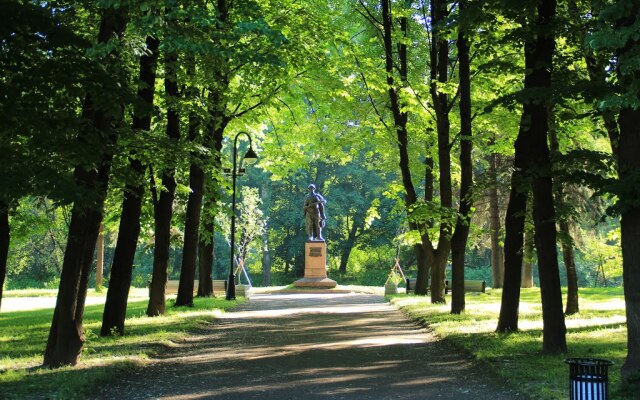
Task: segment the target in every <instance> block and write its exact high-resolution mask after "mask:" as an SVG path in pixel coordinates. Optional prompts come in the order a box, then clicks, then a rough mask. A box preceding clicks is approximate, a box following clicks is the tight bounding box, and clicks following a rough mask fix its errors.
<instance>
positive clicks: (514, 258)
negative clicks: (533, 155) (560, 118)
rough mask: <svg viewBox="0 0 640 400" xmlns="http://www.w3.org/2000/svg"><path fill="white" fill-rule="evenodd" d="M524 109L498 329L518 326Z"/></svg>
mask: <svg viewBox="0 0 640 400" xmlns="http://www.w3.org/2000/svg"><path fill="white" fill-rule="evenodd" d="M524 121H525V115H524V113H523V115H522V118H521V121H520V132H519V133H518V138H517V139H516V142H515V157H514V160H513V166H514V169H513V173H512V175H511V190H510V193H509V204H508V205H507V213H506V216H505V221H504V227H505V239H504V287H503V290H502V298H501V304H500V317H499V318H498V327H497V328H496V331H497V332H514V331H517V330H518V310H519V306H520V280H521V268H522V244H523V232H524V222H525V214H526V211H527V192H528V186H529V185H528V183H527V182H526V178H525V175H524V170H525V168H526V166H527V164H528V160H527V154H528V151H529V149H528V139H529V137H528V136H529V135H527V134H525V130H524V123H525V122H524Z"/></svg>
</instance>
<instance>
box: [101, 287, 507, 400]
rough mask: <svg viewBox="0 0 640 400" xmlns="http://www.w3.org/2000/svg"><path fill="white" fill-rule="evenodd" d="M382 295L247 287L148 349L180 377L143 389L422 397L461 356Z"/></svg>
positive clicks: (447, 377) (445, 381)
mask: <svg viewBox="0 0 640 400" xmlns="http://www.w3.org/2000/svg"><path fill="white" fill-rule="evenodd" d="M383 300H384V299H383V297H381V296H377V295H371V294H369V295H367V294H359V295H354V294H350V293H332V294H318V293H296V294H279V295H273V294H258V295H255V296H252V298H251V300H250V301H249V302H247V303H244V304H241V305H239V306H238V307H237V309H236V310H235V311H229V312H226V313H220V314H219V315H217V319H215V320H209V321H205V322H203V323H202V325H201V329H199V330H198V332H196V333H195V334H193V335H190V336H187V337H185V338H184V339H183V340H181V341H178V342H177V343H175V345H174V346H175V347H173V348H171V349H169V350H168V352H167V353H165V354H162V355H161V356H160V358H158V359H156V360H155V361H154V365H153V366H150V367H152V368H153V370H154V371H155V372H154V376H175V375H176V374H179V375H180V376H181V379H179V380H177V381H176V380H172V384H171V385H168V384H167V385H165V384H164V383H163V382H157V385H160V387H151V388H147V390H148V391H149V393H148V394H147V396H148V397H152V398H158V399H169V398H170V399H205V398H206V399H211V398H220V399H235V398H237V399H241V398H242V399H260V398H262V397H263V394H266V393H268V394H269V398H274V399H275V398H288V397H289V395H288V394H289V393H290V391H291V390H292V389H293V388H295V392H296V393H298V394H299V395H300V396H303V394H304V396H306V395H309V397H311V398H317V397H325V398H331V397H336V398H340V397H342V396H347V397H349V396H351V398H357V397H358V396H362V397H363V398H370V399H376V398H396V394H397V393H396V392H394V391H395V390H400V389H401V390H406V391H407V393H413V395H416V396H419V397H420V398H431V397H433V393H439V392H441V391H442V390H443V388H444V387H446V386H447V385H450V384H451V382H452V381H459V380H460V377H461V376H463V375H460V373H459V371H464V370H465V369H467V368H469V362H468V361H467V360H466V359H465V358H464V357H461V356H460V355H458V354H457V353H455V352H450V351H448V350H443V349H442V348H441V347H440V345H438V344H437V340H436V339H435V338H434V336H433V335H431V334H429V333H428V332H427V331H426V330H425V329H423V328H421V327H419V326H417V325H415V324H414V323H412V322H411V321H409V320H407V319H406V318H405V317H404V316H403V315H402V314H401V313H398V312H397V310H396V309H395V307H393V306H391V305H390V304H388V303H384V302H383ZM207 315H208V314H207ZM202 316H203V315H199V316H198V317H197V318H199V317H202ZM189 382H193V384H191V383H189ZM202 382H206V384H202ZM237 382H243V384H240V385H238V384H237ZM122 385H124V386H126V382H123V383H122ZM105 393H107V392H105ZM382 393H385V394H384V395H383V394H382ZM97 398H98V399H100V398H109V397H108V396H107V397H97ZM301 398H303V397H301ZM503 398H508V397H503Z"/></svg>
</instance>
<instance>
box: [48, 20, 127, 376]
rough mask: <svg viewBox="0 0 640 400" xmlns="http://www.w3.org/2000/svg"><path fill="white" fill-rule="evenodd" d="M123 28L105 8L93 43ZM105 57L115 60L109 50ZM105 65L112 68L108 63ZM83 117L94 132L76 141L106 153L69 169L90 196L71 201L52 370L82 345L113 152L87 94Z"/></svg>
mask: <svg viewBox="0 0 640 400" xmlns="http://www.w3.org/2000/svg"><path fill="white" fill-rule="evenodd" d="M125 26H126V10H125V9H108V10H105V11H104V14H103V16H102V18H101V22H100V30H99V33H98V43H106V42H107V41H109V40H110V39H112V38H113V37H117V38H120V37H121V36H122V34H123V32H124V28H125ZM108 57H110V58H111V57H114V54H113V52H112V53H111V54H110V55H109V56H108ZM112 66H113V64H112ZM106 67H107V68H111V66H109V65H106ZM114 68H115V67H114ZM95 96H99V94H95ZM82 114H83V118H85V119H87V120H89V121H90V124H91V128H93V129H86V130H83V131H82V132H81V133H80V137H79V140H80V141H83V142H86V141H89V140H90V139H89V138H88V136H89V135H91V134H94V133H95V134H97V135H98V137H97V138H96V139H97V140H98V141H99V143H101V144H102V145H103V146H102V148H103V149H106V150H104V152H103V153H102V154H100V155H99V156H98V157H97V158H98V160H97V163H96V165H95V168H89V169H86V167H85V166H76V168H75V170H74V180H75V182H76V184H77V185H78V186H79V187H80V188H83V189H84V190H86V191H87V193H91V197H90V198H88V199H87V198H85V199H82V200H78V201H76V202H74V205H73V209H72V212H71V223H70V225H69V234H68V236H67V246H66V249H65V255H64V260H63V265H62V273H61V276H60V286H59V289H58V298H57V301H56V308H55V310H54V313H53V320H52V322H51V329H50V331H49V338H48V340H47V346H46V349H45V353H44V362H43V364H44V365H45V366H48V367H54V368H57V367H61V366H64V365H75V364H76V363H77V362H78V359H79V358H80V354H81V352H82V347H83V345H84V339H85V338H84V329H83V327H82V319H83V316H84V306H85V299H86V295H87V288H88V287H87V286H88V284H89V274H90V271H91V262H92V260H93V253H94V251H95V247H96V241H97V238H98V229H99V226H100V223H101V222H102V211H103V208H104V201H105V198H106V195H107V187H108V184H109V173H110V170H111V163H112V159H113V154H112V153H111V151H112V150H109V149H112V148H113V146H114V144H115V141H116V136H115V132H114V130H113V127H112V125H113V122H114V120H113V116H112V115H113V112H111V113H109V112H108V111H107V110H104V109H101V108H98V107H96V106H95V104H94V101H93V100H92V97H91V95H88V96H87V97H86V99H85V102H84V104H83V110H82Z"/></svg>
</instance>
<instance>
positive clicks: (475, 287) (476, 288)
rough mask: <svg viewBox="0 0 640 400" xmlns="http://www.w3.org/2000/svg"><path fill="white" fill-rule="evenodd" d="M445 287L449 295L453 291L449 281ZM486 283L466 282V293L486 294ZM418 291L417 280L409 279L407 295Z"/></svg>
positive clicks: (477, 281) (478, 281) (479, 281)
mask: <svg viewBox="0 0 640 400" xmlns="http://www.w3.org/2000/svg"><path fill="white" fill-rule="evenodd" d="M444 283H445V287H444V292H445V294H448V293H449V292H450V291H451V287H450V286H449V281H444ZM486 287H487V285H486V282H485V281H483V280H465V281H464V291H465V292H481V293H484V292H485V290H486ZM415 289H416V278H407V289H406V291H407V293H410V292H414V291H415Z"/></svg>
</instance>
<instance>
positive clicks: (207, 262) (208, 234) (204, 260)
mask: <svg viewBox="0 0 640 400" xmlns="http://www.w3.org/2000/svg"><path fill="white" fill-rule="evenodd" d="M210 204H211V202H210V200H207V202H206V204H205V210H211V205H210ZM209 212H210V211H206V212H205V214H206V215H207V217H205V218H204V221H203V224H202V232H200V238H199V240H198V276H199V278H200V279H199V280H198V294H197V295H198V297H211V296H213V281H212V274H213V263H214V262H215V241H214V224H213V221H212V220H211V219H210V218H209V217H210V216H209V215H208V213H209Z"/></svg>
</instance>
